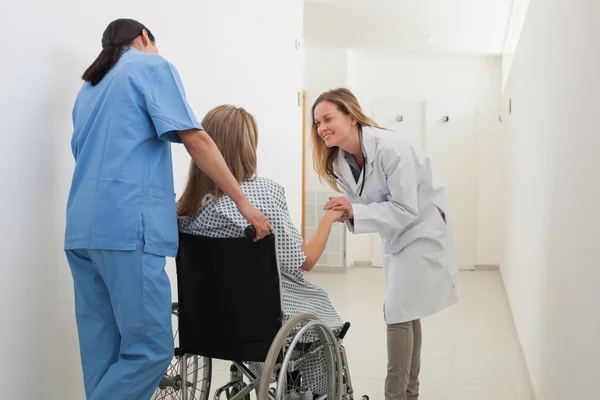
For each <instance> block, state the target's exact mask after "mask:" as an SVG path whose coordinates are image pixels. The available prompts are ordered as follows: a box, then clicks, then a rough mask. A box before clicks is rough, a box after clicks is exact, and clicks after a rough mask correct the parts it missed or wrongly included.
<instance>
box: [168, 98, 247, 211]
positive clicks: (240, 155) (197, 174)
mask: <svg viewBox="0 0 600 400" xmlns="http://www.w3.org/2000/svg"><path fill="white" fill-rule="evenodd" d="M201 124H202V127H203V128H204V130H205V131H206V133H207V134H208V135H209V136H210V137H211V138H212V139H213V140H214V142H215V144H216V145H217V148H218V149H219V151H220V152H221V154H222V155H223V158H224V159H225V163H226V164H227V167H229V170H230V171H231V173H232V174H233V176H234V178H235V179H236V180H237V181H238V183H242V182H245V181H248V180H250V179H252V178H254V177H255V176H256V148H257V145H258V128H257V125H256V120H255V119H254V117H253V116H252V115H251V114H250V113H248V112H247V111H246V110H244V109H243V108H238V107H235V106H231V105H222V106H218V107H215V108H213V109H212V110H210V111H209V112H208V113H207V114H206V116H205V117H204V119H203V120H202V122H201ZM223 194H224V193H223V191H222V190H221V189H220V188H219V187H218V186H217V185H216V183H215V182H213V180H212V179H210V178H209V177H208V175H206V174H205V173H204V172H203V171H202V170H201V169H200V168H199V167H198V166H197V165H196V163H195V162H194V161H193V160H192V162H191V163H190V169H189V177H188V182H187V185H186V187H185V190H184V191H183V194H182V196H181V198H180V199H179V201H178V202H177V215H178V216H193V215H195V214H196V213H198V211H199V210H200V208H201V206H202V201H203V200H204V198H205V197H206V196H207V195H212V196H214V197H218V196H221V195H223Z"/></svg>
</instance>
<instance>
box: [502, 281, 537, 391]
mask: <svg viewBox="0 0 600 400" xmlns="http://www.w3.org/2000/svg"><path fill="white" fill-rule="evenodd" d="M500 279H501V280H502V287H503V288H504V295H505V296H506V301H507V303H508V308H509V310H510V317H511V320H512V325H513V327H514V333H515V335H517V341H518V342H519V353H520V354H519V355H520V356H521V362H522V363H523V365H525V370H526V374H527V377H526V380H527V389H528V391H529V395H530V397H531V399H532V400H537V393H536V392H535V387H534V385H533V379H531V371H530V370H529V363H528V362H527V357H525V350H524V349H523V342H521V336H520V335H519V330H518V329H517V323H516V321H515V314H514V312H513V308H512V304H511V302H510V299H509V297H508V292H507V291H506V284H505V283H504V276H502V273H501V274H500Z"/></svg>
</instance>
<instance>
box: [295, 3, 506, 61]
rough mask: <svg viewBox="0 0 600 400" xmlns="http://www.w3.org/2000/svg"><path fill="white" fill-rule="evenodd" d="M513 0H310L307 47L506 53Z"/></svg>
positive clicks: (306, 15) (306, 14)
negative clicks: (505, 40)
mask: <svg viewBox="0 0 600 400" xmlns="http://www.w3.org/2000/svg"><path fill="white" fill-rule="evenodd" d="M512 3H513V0H305V9H304V42H305V47H306V48H308V49H310V48H315V47H338V48H350V49H357V50H362V51H366V52H374V53H381V54H420V55H423V54H461V55H493V54H494V55H495V54H501V53H502V49H503V46H504V37H505V35H506V29H507V26H508V20H509V17H510V10H511V6H512Z"/></svg>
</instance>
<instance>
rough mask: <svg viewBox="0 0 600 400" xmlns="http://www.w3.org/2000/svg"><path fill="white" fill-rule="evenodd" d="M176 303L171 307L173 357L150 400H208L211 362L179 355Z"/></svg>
mask: <svg viewBox="0 0 600 400" xmlns="http://www.w3.org/2000/svg"><path fill="white" fill-rule="evenodd" d="M178 315H179V310H178V305H177V303H173V305H172V316H173V330H174V335H173V340H174V342H175V356H174V357H173V360H172V361H171V364H170V365H169V368H168V369H167V372H166V373H165V375H164V376H163V378H162V379H161V381H160V383H159V384H158V388H157V389H156V391H155V392H154V395H153V396H152V400H175V399H177V400H208V397H209V394H210V381H211V378H212V360H211V359H210V358H208V357H201V356H196V355H189V354H181V352H180V351H179V329H178V321H177V317H178Z"/></svg>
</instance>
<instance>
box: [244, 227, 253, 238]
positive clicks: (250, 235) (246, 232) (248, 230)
mask: <svg viewBox="0 0 600 400" xmlns="http://www.w3.org/2000/svg"><path fill="white" fill-rule="evenodd" d="M244 235H246V237H247V238H248V239H254V238H255V237H256V229H255V228H254V227H253V226H252V225H248V226H247V227H246V229H244Z"/></svg>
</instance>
